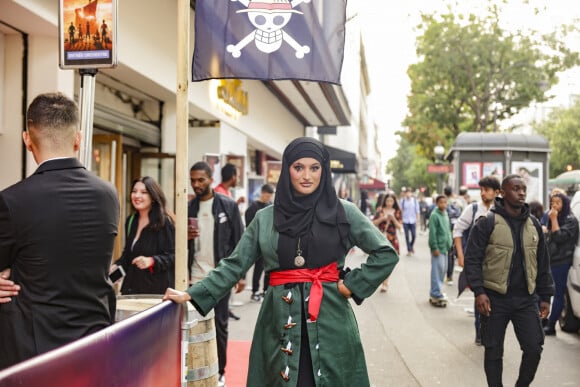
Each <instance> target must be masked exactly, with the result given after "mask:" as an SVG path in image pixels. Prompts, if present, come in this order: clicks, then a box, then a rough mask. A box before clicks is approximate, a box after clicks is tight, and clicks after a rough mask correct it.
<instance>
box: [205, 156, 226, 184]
mask: <svg viewBox="0 0 580 387" xmlns="http://www.w3.org/2000/svg"><path fill="white" fill-rule="evenodd" d="M221 158H222V157H221V155H220V154H217V153H206V154H204V155H203V159H202V160H203V161H205V162H206V163H208V164H209V167H210V168H211V177H212V179H213V183H212V185H211V187H212V188H215V187H216V186H217V185H218V184H219V183H221V182H222V164H221Z"/></svg>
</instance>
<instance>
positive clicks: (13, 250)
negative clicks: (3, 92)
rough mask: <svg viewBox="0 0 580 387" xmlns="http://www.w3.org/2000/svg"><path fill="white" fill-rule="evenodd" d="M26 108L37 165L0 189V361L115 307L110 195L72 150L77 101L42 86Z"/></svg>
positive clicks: (72, 335) (96, 326)
mask: <svg viewBox="0 0 580 387" xmlns="http://www.w3.org/2000/svg"><path fill="white" fill-rule="evenodd" d="M26 116H27V117H26V118H27V130H26V131H25V132H24V133H23V136H22V137H23V139H24V144H25V145H26V148H27V149H28V150H29V151H31V152H32V154H33V156H34V159H35V161H36V162H37V163H38V164H39V166H38V169H37V170H36V172H35V173H34V174H33V175H32V176H30V177H28V178H27V179H24V180H23V181H21V182H19V183H17V184H15V185H13V186H11V187H9V188H7V189H5V190H4V191H2V192H0V343H2V344H1V345H0V369H2V368H4V367H8V366H11V365H13V364H15V363H18V362H21V361H23V360H26V359H28V358H31V357H33V356H35V355H38V354H41V353H44V352H47V351H49V350H51V349H54V348H56V347H59V346H61V345H64V344H67V343H69V342H71V341H74V340H76V339H78V338H81V337H83V336H86V335H89V334H91V333H93V332H95V331H98V330H100V329H102V328H105V327H107V326H108V325H110V324H111V323H112V322H113V321H114V314H115V307H116V305H115V293H114V289H113V286H112V284H111V282H110V280H109V279H108V272H109V267H110V265H111V258H112V254H113V244H114V240H115V236H116V235H117V225H118V223H119V201H118V198H117V194H116V191H115V189H114V188H113V186H112V185H110V184H109V183H107V182H105V181H103V180H101V179H100V178H98V177H97V176H95V175H94V174H93V173H91V172H90V171H87V170H86V169H85V168H84V166H83V165H82V164H81V163H80V162H79V160H77V159H76V158H75V154H76V152H77V151H78V149H79V146H80V141H81V134H80V131H79V113H78V108H77V105H76V104H75V103H74V102H73V101H72V100H70V99H68V98H67V97H65V96H64V95H62V94H60V93H49V94H41V95H39V96H38V97H36V98H35V99H34V101H32V103H31V104H30V106H29V108H28V111H27V115H26Z"/></svg>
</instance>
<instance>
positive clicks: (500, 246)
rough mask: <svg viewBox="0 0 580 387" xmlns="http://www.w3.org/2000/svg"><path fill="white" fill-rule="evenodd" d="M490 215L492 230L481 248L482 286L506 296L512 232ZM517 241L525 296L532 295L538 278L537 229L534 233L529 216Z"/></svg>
mask: <svg viewBox="0 0 580 387" xmlns="http://www.w3.org/2000/svg"><path fill="white" fill-rule="evenodd" d="M492 214H494V213H492ZM491 216H493V217H494V227H493V231H492V232H491V235H490V236H489V242H488V244H487V248H486V249H485V258H484V259H483V265H482V275H483V286H484V287H485V288H487V289H491V290H494V291H496V292H498V293H500V294H506V293H507V290H508V278H509V274H510V268H511V267H512V260H513V255H514V251H515V248H514V240H513V236H512V229H511V226H510V225H509V224H508V223H507V221H506V220H505V219H504V217H503V216H501V215H500V214H494V215H491ZM521 239H522V253H523V255H524V270H525V274H526V284H527V287H528V293H530V294H534V290H536V276H537V275H538V261H537V259H536V257H537V255H538V242H539V240H540V234H538V230H536V227H535V226H534V223H533V222H532V219H531V218H530V217H528V218H527V219H526V221H525V223H524V225H523V228H522V233H521Z"/></svg>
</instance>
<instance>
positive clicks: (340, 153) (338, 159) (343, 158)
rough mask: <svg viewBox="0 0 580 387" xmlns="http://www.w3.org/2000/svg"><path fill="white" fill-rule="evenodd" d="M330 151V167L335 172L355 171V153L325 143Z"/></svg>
mask: <svg viewBox="0 0 580 387" xmlns="http://www.w3.org/2000/svg"><path fill="white" fill-rule="evenodd" d="M325 146H326V149H328V153H330V169H331V170H332V172H337V173H356V167H357V160H356V155H355V154H354V153H351V152H347V151H344V150H342V149H338V148H333V147H331V146H328V145H325Z"/></svg>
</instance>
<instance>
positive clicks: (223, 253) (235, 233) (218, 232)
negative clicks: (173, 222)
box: [187, 192, 244, 274]
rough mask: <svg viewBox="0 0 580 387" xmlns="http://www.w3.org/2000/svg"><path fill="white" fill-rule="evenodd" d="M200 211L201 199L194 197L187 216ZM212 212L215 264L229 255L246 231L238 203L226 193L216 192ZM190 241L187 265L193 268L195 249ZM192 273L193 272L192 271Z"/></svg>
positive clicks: (192, 215) (195, 215)
mask: <svg viewBox="0 0 580 387" xmlns="http://www.w3.org/2000/svg"><path fill="white" fill-rule="evenodd" d="M198 212H199V199H198V198H194V199H192V200H191V201H190V202H189V206H188V208H187V216H188V217H191V218H197V213H198ZM212 214H213V218H214V229H213V257H214V263H215V266H217V265H218V263H219V261H220V260H221V259H222V258H226V257H227V256H229V255H230V254H231V253H232V251H234V248H235V247H236V245H237V244H238V241H239V240H240V238H241V237H242V233H243V232H244V224H243V223H242V216H241V215H240V210H239V209H238V204H237V203H236V202H235V201H234V200H232V199H230V198H228V197H227V196H225V195H222V194H220V193H217V192H214V196H213V206H212ZM191 242H192V241H189V243H188V247H189V254H188V263H187V267H188V268H189V270H191V265H192V264H193V258H194V251H193V248H192V247H193V246H192V244H191ZM190 274H191V273H190Z"/></svg>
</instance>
